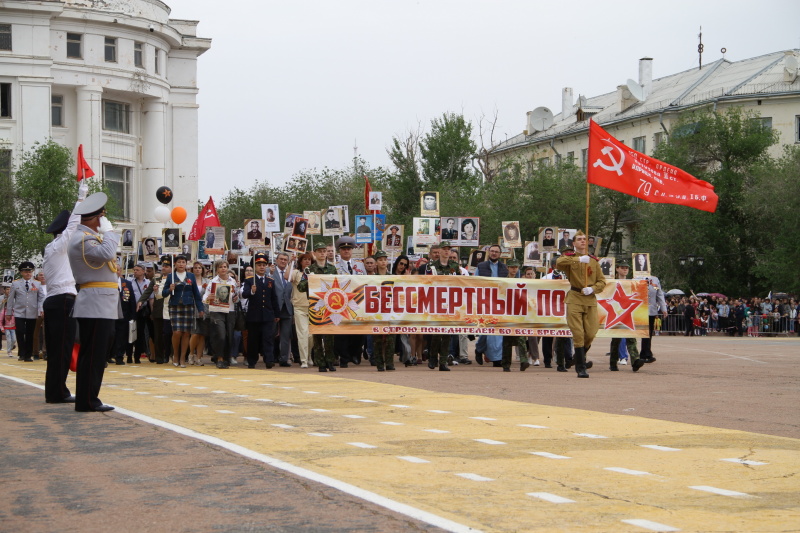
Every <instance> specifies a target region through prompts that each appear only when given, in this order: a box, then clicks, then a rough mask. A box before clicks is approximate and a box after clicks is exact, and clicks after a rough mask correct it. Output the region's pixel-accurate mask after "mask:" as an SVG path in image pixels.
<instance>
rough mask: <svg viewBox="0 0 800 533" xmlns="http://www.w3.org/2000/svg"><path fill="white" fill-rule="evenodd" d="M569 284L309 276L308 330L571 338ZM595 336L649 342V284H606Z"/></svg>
mask: <svg viewBox="0 0 800 533" xmlns="http://www.w3.org/2000/svg"><path fill="white" fill-rule="evenodd" d="M569 287H570V286H569V282H568V281H566V280H545V279H540V280H530V279H522V278H516V279H513V278H512V279H509V278H485V277H473V276H309V277H308V296H309V319H310V332H311V333H312V334H314V335H328V334H374V335H382V334H394V333H406V334H411V335H414V334H422V335H425V334H431V333H435V334H451V335H455V334H464V335H467V334H472V335H520V336H529V335H534V336H543V337H569V336H571V335H572V334H571V332H570V330H569V327H568V326H567V305H566V302H565V300H566V297H567V293H568V291H569ZM597 304H598V305H597V311H598V312H597V315H598V322H599V327H600V329H599V331H598V334H597V336H598V337H647V335H648V306H647V282H646V281H644V280H607V285H606V288H605V290H604V291H603V292H602V293H600V294H598V295H597Z"/></svg>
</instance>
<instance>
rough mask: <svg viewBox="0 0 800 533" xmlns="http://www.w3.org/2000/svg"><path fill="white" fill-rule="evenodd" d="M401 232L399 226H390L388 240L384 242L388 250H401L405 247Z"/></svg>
mask: <svg viewBox="0 0 800 533" xmlns="http://www.w3.org/2000/svg"><path fill="white" fill-rule="evenodd" d="M399 230H400V228H398V227H397V226H390V227H389V232H390V233H389V234H388V235H386V239H385V240H384V244H383V245H384V246H385V247H386V248H400V247H402V246H403V241H402V239H401V238H400V235H398V234H397V232H398V231H399Z"/></svg>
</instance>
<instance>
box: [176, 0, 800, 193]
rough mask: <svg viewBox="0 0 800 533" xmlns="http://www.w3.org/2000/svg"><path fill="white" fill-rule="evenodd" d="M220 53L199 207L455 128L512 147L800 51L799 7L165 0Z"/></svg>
mask: <svg viewBox="0 0 800 533" xmlns="http://www.w3.org/2000/svg"><path fill="white" fill-rule="evenodd" d="M164 1H165V2H166V3H167V4H168V5H169V6H170V7H171V8H172V14H171V18H178V19H190V20H199V21H200V25H199V27H198V35H199V36H201V37H208V38H211V39H213V42H212V45H211V50H209V51H208V52H206V53H205V54H204V55H203V56H201V57H200V60H199V75H198V78H199V80H198V83H199V86H200V95H199V98H198V100H199V103H200V192H199V194H200V198H201V199H203V200H205V199H207V198H208V196H209V195H213V196H214V198H215V200H217V201H219V200H222V198H223V197H224V196H225V195H226V194H227V192H228V191H230V190H231V189H232V187H233V186H238V187H240V188H243V189H248V188H249V187H250V185H251V184H252V183H253V182H254V181H255V180H261V181H268V182H269V183H272V184H275V185H281V184H283V183H285V182H286V181H288V180H290V179H291V178H292V176H293V175H294V174H295V173H297V172H298V171H300V170H303V169H310V168H323V167H326V166H327V167H331V168H344V167H345V166H347V165H349V164H350V163H351V161H352V158H353V146H354V145H355V144H357V146H358V153H359V155H360V156H361V157H363V158H364V159H365V160H366V161H368V162H369V163H370V165H372V166H386V167H388V166H389V160H388V157H387V155H386V147H387V146H388V145H389V143H390V142H391V139H392V136H394V135H402V134H403V133H404V132H406V131H408V130H409V129H412V128H416V127H417V125H418V124H422V125H423V126H424V127H427V126H428V125H429V124H430V120H431V119H432V118H434V117H437V116H440V115H441V114H442V113H443V112H447V111H453V112H463V113H464V115H465V116H466V118H467V119H469V120H472V121H473V123H475V122H477V121H478V120H479V119H480V117H481V116H482V115H487V116H490V115H493V114H494V112H495V111H497V113H498V124H497V135H496V138H497V139H498V140H503V139H505V138H506V136H509V137H510V136H512V135H516V134H518V133H520V132H521V131H522V130H523V129H524V128H525V113H526V112H527V111H530V110H532V109H534V108H536V107H538V106H546V107H549V108H550V109H552V110H553V112H554V113H558V112H559V111H560V110H561V89H562V88H563V87H572V88H573V90H574V94H575V97H576V98H577V96H578V95H579V94H584V95H586V96H594V95H598V94H603V93H607V92H610V91H613V90H615V89H616V87H617V85H620V84H622V83H625V81H626V80H627V79H628V78H632V79H634V80H638V60H639V58H641V57H652V58H654V61H653V77H654V78H659V77H663V76H667V75H670V74H674V73H676V72H680V71H683V70H687V69H690V68H696V67H697V63H698V54H697V45H698V38H697V34H698V33H699V28H700V26H702V28H703V44H704V45H705V51H704V53H703V63H704V64H706V63H710V62H713V61H716V60H717V59H719V58H720V57H721V55H722V54H721V52H720V49H721V48H723V47H725V48H726V49H727V53H726V54H725V57H726V58H728V59H730V60H733V61H736V60H740V59H746V58H749V57H755V56H758V55H762V54H766V53H770V52H775V51H778V50H786V49H790V48H800V26H799V25H798V20H800V2H797V0H762V1H760V2H753V1H747V2H745V1H739V0H736V1H730V0H729V1H724V2H723V1H709V0H703V1H697V0H693V1H684V0H672V1H671V2H648V1H641V0H639V1H614V0H607V1H605V2H588V1H572V2H569V1H563V0H560V1H552V2H542V1H534V0H527V1H525V0H505V1H500V0H492V1H490V0H485V1H478V0H457V1H455V0H452V1H451V0H437V1H433V0H421V1H405V0H392V1H388V0H363V1H355V0H321V1H302V0H290V1H281V2H276V1H272V0H227V1H224V2H222V1H220V0H164Z"/></svg>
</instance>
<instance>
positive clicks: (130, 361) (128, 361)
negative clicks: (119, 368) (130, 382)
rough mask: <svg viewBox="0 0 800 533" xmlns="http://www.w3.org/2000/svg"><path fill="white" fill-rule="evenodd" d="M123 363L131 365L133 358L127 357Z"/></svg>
mask: <svg viewBox="0 0 800 533" xmlns="http://www.w3.org/2000/svg"><path fill="white" fill-rule="evenodd" d="M125 362H126V363H128V364H129V365H132V364H133V357H128V360H127V361H125Z"/></svg>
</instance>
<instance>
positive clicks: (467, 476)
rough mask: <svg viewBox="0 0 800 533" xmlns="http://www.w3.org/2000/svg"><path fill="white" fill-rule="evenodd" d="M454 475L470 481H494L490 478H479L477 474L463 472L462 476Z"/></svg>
mask: <svg viewBox="0 0 800 533" xmlns="http://www.w3.org/2000/svg"><path fill="white" fill-rule="evenodd" d="M456 475H457V476H459V477H463V478H464V479H469V480H472V481H494V479H492V478H490V477H483V476H479V475H478V474H470V473H469V472H464V473H462V474H456Z"/></svg>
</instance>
